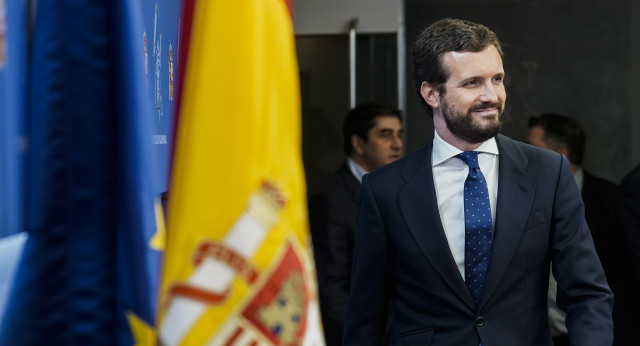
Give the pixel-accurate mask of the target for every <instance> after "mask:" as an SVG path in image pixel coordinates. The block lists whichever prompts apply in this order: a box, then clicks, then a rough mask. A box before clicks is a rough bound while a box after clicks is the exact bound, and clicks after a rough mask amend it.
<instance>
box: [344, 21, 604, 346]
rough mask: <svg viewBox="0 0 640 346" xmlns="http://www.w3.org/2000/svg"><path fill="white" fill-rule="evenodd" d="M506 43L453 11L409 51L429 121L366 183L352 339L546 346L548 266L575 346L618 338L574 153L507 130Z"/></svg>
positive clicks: (348, 339)
mask: <svg viewBox="0 0 640 346" xmlns="http://www.w3.org/2000/svg"><path fill="white" fill-rule="evenodd" d="M502 57H503V54H502V48H501V46H500V43H499V41H498V39H497V37H496V35H495V34H494V33H493V32H492V31H491V30H489V29H487V28H486V27H485V26H483V25H480V24H476V23H472V22H468V21H462V20H455V19H444V20H441V21H438V22H436V23H434V24H432V25H431V26H429V27H428V28H427V29H425V30H424V31H423V32H422V33H421V34H420V35H419V37H418V38H417V40H416V42H415V43H414V45H413V81H414V85H415V87H416V90H417V91H418V94H419V95H420V99H421V101H422V102H423V104H424V105H425V108H426V110H427V112H428V113H429V114H431V115H432V117H433V123H434V127H435V133H434V139H433V140H432V141H429V142H428V143H427V145H425V146H424V147H423V148H422V149H420V150H418V151H417V152H415V153H413V154H412V155H409V156H407V157H406V158H404V159H401V160H398V161H397V162H394V163H392V164H389V165H387V166H385V167H382V168H380V169H378V170H376V171H375V172H373V173H371V174H369V175H366V176H365V177H364V179H363V181H362V190H361V193H360V202H359V210H358V222H357V226H356V240H355V250H354V258H353V269H352V270H353V272H352V276H351V298H350V301H349V306H348V310H347V321H346V326H345V336H344V343H343V344H344V345H376V344H381V343H382V340H383V332H384V330H385V328H384V326H385V325H386V323H387V321H386V319H387V308H386V303H387V302H388V301H389V300H390V299H391V298H394V299H393V301H394V307H395V312H394V316H393V320H392V321H391V331H390V335H389V344H391V345H452V346H472V345H473V346H478V345H483V346H494V345H525V346H529V345H530V346H540V345H552V341H551V336H550V333H549V324H548V316H547V287H548V280H549V266H550V265H551V263H552V261H553V266H552V270H553V273H554V276H555V277H556V278H558V305H559V306H560V307H561V308H563V309H564V310H566V312H567V322H566V324H567V329H568V330H569V334H570V336H571V340H572V342H575V344H576V345H587V346H588V345H594V346H595V345H611V343H612V339H613V338H612V335H613V326H612V321H611V306H612V302H613V295H612V294H611V290H610V289H609V287H608V285H607V281H606V279H605V276H604V273H603V270H602V266H601V265H600V262H599V261H598V258H597V256H596V252H595V249H594V246H593V241H592V239H591V235H590V233H589V229H588V227H587V224H586V222H585V220H584V207H583V204H582V200H581V197H580V193H579V191H578V189H577V187H576V184H575V183H574V182H573V176H572V174H571V170H570V167H569V164H568V162H567V160H566V159H565V158H564V157H563V156H562V155H559V154H557V153H553V152H551V151H547V150H543V149H540V148H536V147H533V146H530V145H526V144H523V143H519V142H516V141H514V140H512V139H510V138H508V137H505V136H502V135H499V134H498V133H499V132H500V128H501V121H502V115H503V110H504V106H505V102H506V99H507V95H506V91H505V87H504V77H505V72H504V68H503V65H502Z"/></svg>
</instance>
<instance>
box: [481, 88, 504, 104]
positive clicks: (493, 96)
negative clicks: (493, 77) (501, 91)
mask: <svg viewBox="0 0 640 346" xmlns="http://www.w3.org/2000/svg"><path fill="white" fill-rule="evenodd" d="M497 88H499V86H496V85H493V83H486V84H485V85H484V87H483V88H482V94H481V95H480V101H481V102H490V103H496V102H498V101H499V100H498V90H497Z"/></svg>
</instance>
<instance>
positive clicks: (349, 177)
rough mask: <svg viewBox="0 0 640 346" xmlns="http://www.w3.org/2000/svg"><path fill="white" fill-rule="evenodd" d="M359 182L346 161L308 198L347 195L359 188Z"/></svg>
mask: <svg viewBox="0 0 640 346" xmlns="http://www.w3.org/2000/svg"><path fill="white" fill-rule="evenodd" d="M359 185H360V183H359V182H358V180H357V179H356V177H355V176H354V175H353V173H351V171H350V170H349V166H348V165H347V164H346V162H345V163H344V164H343V165H342V166H340V168H339V169H338V170H337V171H335V172H334V173H333V174H331V176H329V178H327V180H325V181H324V182H323V183H322V184H321V185H320V187H318V188H317V189H316V190H315V191H314V192H313V194H312V195H311V197H310V199H312V200H313V199H322V198H328V197H331V196H348V195H351V194H353V193H354V192H357V191H358V190H359Z"/></svg>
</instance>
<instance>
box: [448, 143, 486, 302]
mask: <svg viewBox="0 0 640 346" xmlns="http://www.w3.org/2000/svg"><path fill="white" fill-rule="evenodd" d="M457 157H458V158H459V159H461V160H462V161H464V162H465V163H466V164H467V165H468V166H469V175H468V176H467V179H466V180H465V181H464V226H465V227H464V229H465V239H464V240H465V248H464V254H465V256H464V273H465V275H464V276H465V278H464V279H465V283H466V284H467V287H468V288H469V292H471V295H472V296H473V299H474V300H475V302H476V304H478V300H479V299H480V295H481V294H482V288H483V287H484V283H485V280H486V278H487V270H488V269H489V259H490V258H491V244H492V243H493V237H492V226H491V205H490V202H489V191H488V189H487V182H486V180H485V179H484V175H482V172H481V171H480V166H479V165H478V152H477V151H465V152H462V153H460V154H458V155H457Z"/></svg>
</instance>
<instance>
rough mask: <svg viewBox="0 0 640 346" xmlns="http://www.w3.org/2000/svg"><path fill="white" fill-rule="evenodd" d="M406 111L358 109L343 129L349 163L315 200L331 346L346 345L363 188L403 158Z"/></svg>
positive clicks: (316, 245)
mask: <svg viewBox="0 0 640 346" xmlns="http://www.w3.org/2000/svg"><path fill="white" fill-rule="evenodd" d="M402 133H403V129H402V121H401V118H400V111H398V110H397V109H394V108H392V107H390V106H387V105H383V104H378V103H366V104H362V105H360V106H358V107H356V108H354V109H352V110H351V111H350V112H349V113H348V114H347V117H346V119H345V121H344V124H343V138H344V151H345V154H346V155H347V161H346V162H345V163H344V164H343V165H342V167H340V169H339V170H338V171H337V172H336V173H335V174H333V176H331V178H330V180H329V181H328V182H326V183H325V184H324V185H323V186H322V187H321V188H320V189H319V190H318V191H317V192H316V193H315V194H314V195H313V196H312V197H311V198H310V200H309V221H310V227H311V237H312V241H313V253H314V257H315V260H316V272H317V274H318V291H319V297H320V312H321V315H322V322H323V325H324V332H325V340H326V343H327V345H329V346H333V345H341V344H342V333H343V330H344V318H345V314H346V310H347V302H348V300H349V288H350V277H351V262H352V258H353V247H354V240H355V236H354V231H355V227H356V215H357V207H358V194H359V193H360V182H361V180H362V176H363V175H364V174H365V173H368V172H371V171H373V170H375V169H377V168H379V167H381V166H383V165H385V164H387V163H390V162H393V161H395V160H397V159H399V158H400V157H401V156H402Z"/></svg>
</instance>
